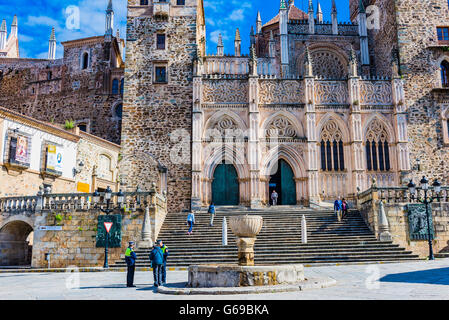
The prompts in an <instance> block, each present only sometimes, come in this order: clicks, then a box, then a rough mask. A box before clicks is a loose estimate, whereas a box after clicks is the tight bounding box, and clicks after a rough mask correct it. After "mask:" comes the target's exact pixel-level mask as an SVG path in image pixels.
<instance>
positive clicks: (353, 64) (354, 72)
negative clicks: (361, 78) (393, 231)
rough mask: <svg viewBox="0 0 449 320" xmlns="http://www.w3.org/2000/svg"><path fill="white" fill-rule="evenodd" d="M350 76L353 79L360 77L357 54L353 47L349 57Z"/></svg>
mask: <svg viewBox="0 0 449 320" xmlns="http://www.w3.org/2000/svg"><path fill="white" fill-rule="evenodd" d="M349 74H350V75H351V76H352V77H357V76H358V69H357V54H356V53H355V50H354V47H353V46H351V52H350V55H349Z"/></svg>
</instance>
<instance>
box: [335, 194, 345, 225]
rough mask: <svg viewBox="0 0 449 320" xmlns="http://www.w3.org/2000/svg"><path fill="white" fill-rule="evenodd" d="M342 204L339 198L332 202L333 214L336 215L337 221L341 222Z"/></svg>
mask: <svg viewBox="0 0 449 320" xmlns="http://www.w3.org/2000/svg"><path fill="white" fill-rule="evenodd" d="M342 206H343V202H342V201H341V199H340V197H338V199H337V200H335V202H334V213H335V214H336V215H337V219H338V221H341V210H342Z"/></svg>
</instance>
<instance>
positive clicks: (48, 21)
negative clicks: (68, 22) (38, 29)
mask: <svg viewBox="0 0 449 320" xmlns="http://www.w3.org/2000/svg"><path fill="white" fill-rule="evenodd" d="M25 25H27V26H30V27H33V26H52V27H57V26H59V22H58V21H57V20H55V19H53V18H50V17H47V16H38V17H36V16H28V18H27V20H26V21H25Z"/></svg>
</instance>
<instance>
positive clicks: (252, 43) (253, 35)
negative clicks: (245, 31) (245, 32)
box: [249, 26, 256, 45]
mask: <svg viewBox="0 0 449 320" xmlns="http://www.w3.org/2000/svg"><path fill="white" fill-rule="evenodd" d="M249 37H250V40H251V45H256V36H255V34H254V27H253V26H251V32H250V33H249Z"/></svg>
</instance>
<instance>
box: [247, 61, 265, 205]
mask: <svg viewBox="0 0 449 320" xmlns="http://www.w3.org/2000/svg"><path fill="white" fill-rule="evenodd" d="M255 70H257V68H256V66H253V73H252V74H251V75H250V77H249V80H248V81H249V92H248V99H249V135H248V138H249V141H248V162H249V168H250V177H249V178H250V182H249V183H250V188H249V190H250V199H249V200H250V205H251V208H252V209H257V208H260V207H261V206H262V204H261V190H260V189H261V188H260V167H259V163H260V146H259V122H260V115H259V76H258V75H257V73H256V72H255Z"/></svg>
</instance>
